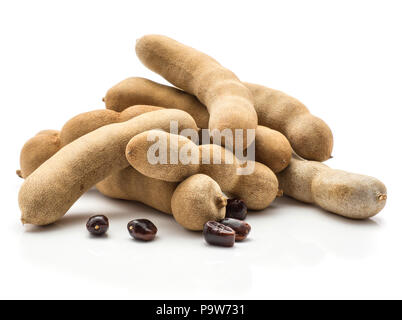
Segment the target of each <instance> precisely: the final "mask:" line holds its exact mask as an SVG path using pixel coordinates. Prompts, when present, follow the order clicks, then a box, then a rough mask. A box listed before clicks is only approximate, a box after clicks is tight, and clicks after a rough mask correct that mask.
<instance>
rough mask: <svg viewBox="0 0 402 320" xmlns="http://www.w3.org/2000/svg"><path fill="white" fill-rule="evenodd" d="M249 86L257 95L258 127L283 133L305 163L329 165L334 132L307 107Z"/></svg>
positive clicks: (280, 93)
mask: <svg viewBox="0 0 402 320" xmlns="http://www.w3.org/2000/svg"><path fill="white" fill-rule="evenodd" d="M245 85H246V86H247V88H248V89H249V90H250V91H251V93H252V94H253V97H254V107H255V110H256V111H257V114H258V124H260V125H263V126H266V127H269V128H271V129H274V130H277V131H279V132H281V133H283V134H284V135H285V136H286V138H288V140H289V142H290V144H291V145H292V147H293V150H294V151H295V152H296V153H297V154H298V155H299V156H301V157H302V158H304V159H308V160H315V161H325V160H328V159H329V158H330V157H331V153H332V148H333V144H334V142H333V136H332V132H331V129H330V128H329V127H328V125H327V124H326V123H325V122H324V121H323V120H321V119H320V118H317V117H315V116H313V115H312V114H311V113H310V112H309V110H308V109H307V108H306V106H305V105H304V104H302V103H301V102H300V101H298V100H296V99H295V98H292V97H290V96H288V95H287V94H285V93H283V92H281V91H278V90H274V89H270V88H267V87H264V86H260V85H258V84H252V83H245Z"/></svg>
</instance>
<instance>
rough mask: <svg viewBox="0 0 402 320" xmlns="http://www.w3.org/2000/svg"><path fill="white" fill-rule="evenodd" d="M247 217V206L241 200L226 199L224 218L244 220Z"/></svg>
mask: <svg viewBox="0 0 402 320" xmlns="http://www.w3.org/2000/svg"><path fill="white" fill-rule="evenodd" d="M246 217H247V206H246V204H245V203H244V201H243V200H240V199H228V200H227V205H226V218H233V219H238V220H244V219H246Z"/></svg>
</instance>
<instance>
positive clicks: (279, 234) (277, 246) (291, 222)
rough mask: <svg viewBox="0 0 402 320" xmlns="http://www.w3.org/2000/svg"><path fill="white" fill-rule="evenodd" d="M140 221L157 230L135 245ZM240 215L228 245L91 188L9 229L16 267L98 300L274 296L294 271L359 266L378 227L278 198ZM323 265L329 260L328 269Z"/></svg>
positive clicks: (371, 248)
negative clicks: (245, 225)
mask: <svg viewBox="0 0 402 320" xmlns="http://www.w3.org/2000/svg"><path fill="white" fill-rule="evenodd" d="M92 214H105V215H107V216H108V217H109V220H110V229H109V232H108V234H107V236H106V237H101V238H96V237H93V236H90V235H89V234H88V232H87V231H86V229H85V223H86V220H87V219H88V217H89V216H91V215H92ZM143 217H146V218H148V219H150V220H151V221H153V222H154V223H155V224H156V226H157V227H158V230H159V231H158V235H157V238H156V240H155V241H153V242H148V243H144V242H138V241H135V240H132V239H131V238H130V237H129V235H128V232H127V229H126V225H127V222H128V221H129V220H131V219H134V218H143ZM247 221H248V222H249V223H250V224H251V226H252V231H251V233H250V237H249V238H248V239H247V240H246V241H244V242H241V243H236V245H235V247H234V248H231V249H227V248H220V247H212V246H209V245H207V244H206V243H205V242H204V240H203V237H202V234H201V233H197V232H190V231H187V230H185V229H183V228H182V227H181V226H180V225H178V224H177V223H176V222H175V221H174V219H173V217H171V216H169V215H166V214H163V213H159V212H156V211H155V210H153V209H151V208H148V207H146V206H144V205H142V204H138V203H133V202H128V201H120V200H111V199H107V198H105V197H103V196H102V195H100V194H99V193H98V192H97V191H96V190H94V189H93V190H91V191H89V192H88V193H87V194H86V195H85V196H84V197H83V198H82V199H80V200H79V202H77V203H76V205H74V207H73V208H72V209H71V210H70V212H69V213H68V214H67V215H66V216H65V217H64V218H63V219H62V220H60V221H59V222H57V223H55V224H54V225H51V226H47V227H34V226H25V227H24V229H25V230H24V231H23V232H21V231H22V230H21V229H18V230H15V232H17V233H19V244H18V247H19V251H20V252H19V256H20V257H19V258H20V259H21V260H23V261H24V263H26V264H27V265H31V266H34V267H35V269H39V270H40V273H43V274H47V273H49V274H60V275H63V276H64V277H66V275H69V276H71V277H72V278H74V279H75V281H77V279H80V287H83V291H80V290H78V291H77V292H76V293H74V294H73V296H74V295H75V296H77V297H81V296H83V297H85V296H86V295H87V294H88V292H87V291H88V290H90V289H91V288H97V287H99V288H98V289H99V290H100V291H98V290H97V291H96V295H99V296H100V297H103V296H105V297H108V296H112V297H131V298H152V297H153V298H166V297H169V298H185V297H188V296H190V297H193V298H196V297H199V298H219V297H222V295H223V296H224V297H231V296H233V297H237V298H242V297H262V296H266V297H269V296H270V295H278V294H281V293H280V292H281V290H284V288H286V287H288V286H292V287H293V286H294V283H293V284H292V281H294V280H292V281H290V279H292V277H293V276H294V275H295V274H299V273H300V272H301V273H302V274H304V273H305V274H304V276H303V278H298V279H297V282H299V283H300V282H304V281H306V280H307V279H308V278H309V277H310V276H313V275H312V274H310V273H314V270H315V271H316V272H317V273H316V274H315V276H317V277H318V276H320V274H321V273H322V272H323V271H324V272H325V271H326V270H330V269H328V268H331V269H332V270H336V269H337V268H338V267H344V266H345V265H348V264H354V263H357V264H362V263H363V264H364V260H365V259H367V258H370V256H373V255H375V254H376V251H377V248H376V246H375V245H374V243H375V242H376V240H377V237H378V231H379V230H380V229H381V227H380V225H378V224H377V223H376V222H375V221H374V220H369V221H352V220H347V219H344V218H342V217H338V216H335V215H333V214H330V213H327V212H324V211H322V210H321V209H317V208H315V207H313V206H311V205H307V204H303V203H299V202H296V201H294V200H292V199H290V198H286V197H283V198H278V199H277V200H276V201H275V203H274V204H273V205H272V206H271V207H270V208H268V209H266V210H264V211H262V212H252V213H249V216H248V218H247ZM333 261H337V262H336V265H332V266H331V263H333ZM309 274H310V275H309ZM31 276H32V275H31ZM41 277H43V275H42V276H41ZM66 279H67V278H66ZM280 279H282V282H279V283H277V281H279V280H280ZM58 281H61V283H63V279H61V280H60V279H58ZM288 281H289V282H288ZM316 285H317V284H316ZM318 285H319V284H318ZM88 288H89V289H88ZM102 288H103V289H104V290H103V289H102ZM300 289H302V288H300ZM271 290H273V291H271ZM288 294H290V295H292V292H288ZM297 294H298V293H297V290H296V291H295V292H294V295H295V296H297Z"/></svg>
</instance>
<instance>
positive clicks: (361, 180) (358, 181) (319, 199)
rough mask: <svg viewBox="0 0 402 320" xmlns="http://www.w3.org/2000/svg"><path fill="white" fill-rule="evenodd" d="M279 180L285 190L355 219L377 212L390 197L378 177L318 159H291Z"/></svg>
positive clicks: (367, 216)
mask: <svg viewBox="0 0 402 320" xmlns="http://www.w3.org/2000/svg"><path fill="white" fill-rule="evenodd" d="M278 180H279V186H280V188H281V189H282V190H283V192H284V194H286V195H288V196H290V197H292V198H295V199H297V200H300V201H303V202H307V203H314V204H316V205H318V206H320V207H321V208H323V209H325V210H327V211H329V212H333V213H336V214H338V215H341V216H344V217H347V218H352V219H366V218H370V217H372V216H374V215H376V214H377V213H379V212H380V211H381V210H382V209H383V208H384V206H385V203H386V199H387V190H386V187H385V185H384V184H383V183H382V182H381V181H379V180H378V179H376V178H373V177H369V176H364V175H360V174H355V173H350V172H346V171H342V170H335V169H331V168H329V167H328V166H326V165H324V164H322V163H319V162H315V161H306V160H298V159H292V160H291V162H290V165H289V167H288V168H286V169H285V170H284V171H283V172H281V173H279V174H278Z"/></svg>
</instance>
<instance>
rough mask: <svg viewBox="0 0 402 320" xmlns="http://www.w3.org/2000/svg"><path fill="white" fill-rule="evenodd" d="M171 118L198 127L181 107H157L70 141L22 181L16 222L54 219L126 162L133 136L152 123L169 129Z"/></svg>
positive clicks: (38, 222)
mask: <svg viewBox="0 0 402 320" xmlns="http://www.w3.org/2000/svg"><path fill="white" fill-rule="evenodd" d="M171 121H177V123H178V126H179V130H183V129H188V128H189V129H193V130H197V129H198V128H197V125H196V124H195V122H194V120H193V118H191V116H190V115H189V114H188V113H186V112H183V111H181V110H174V109H171V110H158V111H153V112H148V113H145V114H142V115H140V116H138V117H135V118H133V119H131V120H128V121H126V122H121V123H114V124H110V125H107V126H104V127H101V128H99V129H97V130H95V131H92V132H90V133H88V134H86V135H84V136H82V137H80V138H79V139H77V140H75V141H73V142H71V143H69V144H68V145H66V146H65V147H63V148H62V149H60V150H59V151H58V152H57V153H56V154H55V155H53V156H52V157H51V158H50V159H48V160H47V161H46V162H45V163H43V164H42V165H41V166H40V167H39V168H38V169H36V170H35V171H34V172H33V173H32V174H31V175H30V176H29V177H28V178H27V179H26V180H25V182H24V183H23V185H22V186H21V189H20V192H19V197H18V199H19V206H20V209H21V212H22V217H21V221H22V222H23V223H29V224H35V225H46V224H50V223H53V222H55V221H57V220H58V219H60V218H61V217H63V215H64V214H65V213H66V212H67V211H68V209H69V208H70V207H71V206H72V205H73V204H74V202H75V201H76V200H77V199H78V198H79V197H80V196H81V195H82V194H83V193H84V192H86V191H87V190H88V189H89V188H91V187H92V186H94V185H95V184H96V183H98V182H100V181H101V180H103V179H104V178H106V177H107V176H108V175H110V174H111V173H113V172H115V171H117V170H121V169H124V168H125V167H127V166H128V165H129V164H128V162H127V159H126V158H125V156H124V155H125V148H126V145H127V143H128V142H129V140H130V139H131V138H132V137H133V136H135V135H137V134H139V133H141V132H143V131H146V130H150V129H154V128H158V129H161V130H167V131H169V129H170V125H171Z"/></svg>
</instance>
